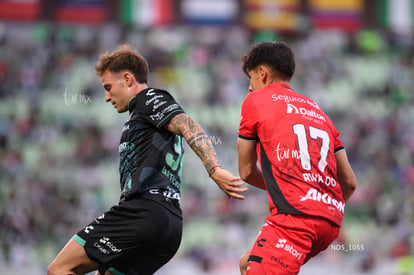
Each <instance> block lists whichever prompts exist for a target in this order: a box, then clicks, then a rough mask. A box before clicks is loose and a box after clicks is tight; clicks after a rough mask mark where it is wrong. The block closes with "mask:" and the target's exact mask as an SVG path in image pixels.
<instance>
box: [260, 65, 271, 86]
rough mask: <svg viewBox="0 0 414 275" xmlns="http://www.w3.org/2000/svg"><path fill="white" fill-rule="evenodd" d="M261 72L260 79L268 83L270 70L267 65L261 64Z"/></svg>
mask: <svg viewBox="0 0 414 275" xmlns="http://www.w3.org/2000/svg"><path fill="white" fill-rule="evenodd" d="M259 73H260V79H261V81H262V82H263V83H266V81H267V79H268V77H269V70H268V69H267V67H266V66H263V65H260V66H259Z"/></svg>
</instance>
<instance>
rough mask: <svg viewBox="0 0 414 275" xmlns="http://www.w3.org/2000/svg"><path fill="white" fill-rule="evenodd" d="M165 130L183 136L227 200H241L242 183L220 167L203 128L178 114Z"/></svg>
mask: <svg viewBox="0 0 414 275" xmlns="http://www.w3.org/2000/svg"><path fill="white" fill-rule="evenodd" d="M166 128H167V130H169V131H171V132H173V133H175V134H177V135H180V136H183V137H184V139H185V140H186V141H187V143H188V145H190V147H191V149H193V151H194V152H195V153H196V154H197V155H198V157H199V158H200V159H201V161H202V162H203V164H204V167H205V168H206V170H207V172H208V175H209V177H211V179H212V180H213V181H214V182H215V183H216V184H217V185H218V186H219V187H220V189H221V190H223V192H224V193H226V195H227V196H228V197H229V198H235V199H239V200H243V199H244V196H243V195H242V194H241V193H244V192H246V191H247V188H246V187H242V186H243V185H244V182H243V181H240V178H239V177H235V176H233V175H232V174H231V173H230V172H229V171H227V170H226V169H223V168H221V167H220V165H219V162H218V160H217V155H216V151H215V150H214V147H213V145H212V144H211V141H210V140H209V139H208V137H207V135H206V133H205V132H204V130H203V128H201V126H200V125H199V124H198V123H197V122H195V121H194V120H192V119H191V118H190V117H189V116H187V115H186V114H178V115H176V116H175V117H173V118H172V119H171V121H170V122H169V123H168V125H167V126H166Z"/></svg>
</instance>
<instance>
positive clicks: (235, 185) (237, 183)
mask: <svg viewBox="0 0 414 275" xmlns="http://www.w3.org/2000/svg"><path fill="white" fill-rule="evenodd" d="M210 177H211V179H212V180H214V181H215V182H216V183H217V185H218V186H219V187H220V189H221V190H223V192H224V193H226V194H227V196H228V197H229V198H233V199H238V200H244V196H243V195H241V194H242V193H244V192H246V191H247V187H242V186H243V185H244V184H245V182H243V181H242V180H241V179H240V178H239V177H235V176H233V175H232V174H231V173H230V172H229V171H227V170H226V169H223V168H221V167H217V168H216V169H215V170H214V172H213V174H211V175H210Z"/></svg>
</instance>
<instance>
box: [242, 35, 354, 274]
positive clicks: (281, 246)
mask: <svg viewBox="0 0 414 275" xmlns="http://www.w3.org/2000/svg"><path fill="white" fill-rule="evenodd" d="M242 68H243V71H244V73H245V74H246V75H247V76H248V77H249V79H250V85H249V91H250V92H251V93H249V94H248V95H247V96H246V98H245V100H244V102H243V105H242V109H241V121H240V128H239V138H238V141H237V148H238V162H239V173H240V177H241V178H242V179H243V180H244V181H246V182H247V183H249V184H251V185H253V186H256V187H259V188H261V189H264V190H267V194H268V201H269V208H270V214H269V216H268V217H267V218H266V221H265V224H264V225H263V227H262V228H261V231H260V233H259V235H258V237H257V239H256V242H255V243H254V245H253V247H252V249H251V252H250V255H249V257H248V266H247V275H262V274H267V275H271V274H278V275H280V274H297V273H299V271H300V267H301V266H302V265H303V264H304V263H306V262H307V261H308V260H309V259H310V258H312V257H313V256H315V255H317V254H318V253H319V252H321V251H323V250H325V249H326V248H327V247H328V246H329V244H330V243H331V242H332V241H333V240H335V238H336V237H337V236H338V233H339V229H340V226H341V222H342V219H343V215H344V208H345V202H346V201H347V200H348V199H349V198H350V196H351V194H352V193H353V191H354V190H355V188H356V178H355V175H354V172H353V170H352V168H351V165H350V164H349V161H348V158H347V154H346V151H345V149H344V146H343V144H342V143H341V141H340V140H339V132H338V130H337V129H335V127H334V125H333V123H332V121H331V119H330V118H329V117H328V116H327V115H326V114H325V113H324V112H323V111H322V110H321V109H320V107H319V106H318V105H317V104H316V103H315V102H314V101H313V100H311V99H310V98H308V97H306V96H304V95H301V94H299V93H296V92H295V91H294V90H293V89H292V87H291V86H290V84H289V82H290V80H291V78H292V76H293V73H294V70H295V60H294V53H293V51H292V49H291V48H290V47H289V46H288V45H287V44H286V43H284V42H262V43H258V44H256V45H255V46H254V47H253V48H252V49H251V50H250V51H249V52H248V53H247V55H246V56H244V58H243V59H242ZM257 161H259V163H260V168H259V167H258V165H257ZM243 258H246V257H242V259H241V263H240V264H241V267H242V265H243ZM241 271H242V274H243V272H244V271H243V268H241Z"/></svg>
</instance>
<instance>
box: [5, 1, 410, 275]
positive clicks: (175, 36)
mask: <svg viewBox="0 0 414 275" xmlns="http://www.w3.org/2000/svg"><path fill="white" fill-rule="evenodd" d="M413 21H414V1H412V0H394V1H391V0H379V1H363V0H343V1H339V0H330V1H329V0H273V1H271V0H181V1H180V0H121V1H115V0H88V1H86V0H85V1H76V0H57V1H51V0H0V224H1V226H0V237H1V239H0V269H1V270H2V271H1V272H2V273H6V274H27V273H30V274H44V273H45V270H46V267H47V265H48V263H49V262H50V261H51V260H52V259H53V258H54V256H55V255H56V253H57V252H58V251H59V250H60V249H61V247H62V246H63V245H64V243H65V242H66V241H67V240H68V239H69V238H70V237H71V236H72V235H73V234H74V233H75V232H76V231H77V230H78V229H80V228H81V227H82V226H83V225H85V223H87V222H89V221H90V220H91V219H92V218H94V217H96V216H97V215H98V214H100V213H101V212H102V211H104V210H106V209H107V208H108V207H109V206H111V205H112V204H114V203H116V202H117V200H118V195H119V185H118V184H119V183H118V182H119V178H118V170H117V169H118V155H117V147H118V141H119V137H120V131H121V128H122V125H123V122H124V120H125V119H126V117H125V115H119V114H117V113H116V112H115V111H114V110H113V108H112V106H110V105H109V104H106V103H105V102H104V96H103V89H102V87H101V84H100V81H99V78H97V77H96V76H95V73H94V67H93V66H94V64H95V62H96V60H97V58H98V55H99V53H101V52H104V51H111V50H113V49H115V48H116V46H117V45H118V44H120V43H123V42H128V43H130V44H132V45H134V46H135V47H137V48H138V49H139V50H140V51H141V53H142V54H143V55H144V56H145V57H147V58H148V60H149V63H150V68H151V76H150V79H151V81H150V85H151V86H153V87H161V88H165V89H167V90H169V91H170V92H172V93H173V94H174V95H175V97H176V99H177V100H178V101H179V102H180V103H181V104H182V106H183V107H184V109H185V110H186V112H187V113H188V114H189V115H190V116H192V117H193V118H194V119H195V120H197V121H198V122H200V124H201V125H203V127H204V128H205V130H206V131H207V133H208V135H209V137H210V139H211V140H212V142H213V143H214V145H215V148H216V150H217V152H218V155H219V159H220V160H221V163H222V164H223V166H225V167H227V168H228V169H229V170H231V171H232V172H233V173H237V161H236V139H237V128H238V122H239V112H240V105H241V102H242V100H243V98H244V96H245V95H246V93H247V88H248V80H247V79H246V77H245V76H244V75H243V74H242V71H241V69H240V58H241V56H242V55H243V54H244V53H245V52H246V51H247V49H248V48H249V47H250V46H251V45H252V44H253V43H254V42H258V41H263V40H274V39H282V40H285V41H287V42H289V43H290V44H291V45H292V47H293V48H294V50H295V52H296V60H297V71H296V73H295V76H294V80H293V82H292V86H293V88H294V89H295V90H297V91H298V92H301V93H304V94H306V95H308V96H310V97H312V98H313V99H315V100H316V101H317V102H318V103H319V104H320V105H321V107H322V108H323V109H324V110H325V111H326V112H327V113H328V114H329V115H330V116H331V117H332V119H333V121H334V123H335V124H336V126H337V128H338V129H339V130H340V131H341V137H342V141H343V143H344V144H345V146H346V148H347V150H348V153H349V158H350V161H351V163H352V165H353V167H354V169H355V172H356V175H357V178H358V184H359V185H358V189H357V191H356V192H355V194H354V196H353V197H352V199H351V201H350V202H349V203H348V205H347V208H346V218H345V220H344V223H343V229H342V231H341V235H340V237H339V238H338V240H337V241H336V242H335V243H334V244H333V245H332V246H331V247H329V248H328V249H327V250H326V252H324V253H323V254H322V255H321V256H319V257H318V258H316V259H314V260H312V261H311V262H310V263H308V264H307V265H305V266H304V267H303V272H302V273H301V274H387V275H389V274H413V272H414V260H413V255H412V252H413V251H412V246H413V235H412V232H413V220H414V213H413V206H414V192H413V187H414V164H413V157H414V139H413V138H412V137H413V135H414V124H413V123H412V119H413V118H414V108H413V106H414V101H413V86H414V85H413V84H414V83H413V82H414V71H413V61H414V55H413V53H414V51H413V50H414V42H413V41H414V39H413V29H414V28H413V27H414V25H413ZM184 163H185V166H184V181H183V183H182V191H183V200H182V206H183V211H184V219H185V220H184V222H185V227H184V236H183V242H182V245H181V248H180V250H179V252H178V254H177V255H176V257H175V258H174V259H173V260H172V261H171V262H170V263H169V264H167V266H165V267H164V268H162V269H161V270H160V271H159V272H158V274H161V275H162V274H173V275H174V274H217V275H218V274H226V275H227V274H238V267H237V265H238V259H239V256H240V255H241V254H242V253H243V251H245V250H246V249H247V248H248V247H249V246H250V245H251V244H252V243H253V240H254V239H255V236H256V235H257V233H258V229H259V228H260V226H261V225H262V222H263V218H264V217H265V215H266V214H267V201H266V200H267V198H266V196H265V194H264V193H263V192H261V191H259V190H256V189H254V187H251V188H250V190H249V192H248V194H247V199H246V200H245V201H234V200H231V201H229V200H228V199H227V198H226V197H225V196H223V194H222V193H221V192H220V191H219V190H218V188H217V187H216V185H215V184H214V182H212V181H211V180H209V179H208V177H207V174H206V172H205V171H204V168H203V166H202V164H201V162H200V161H199V160H198V159H197V157H196V156H195V154H193V153H192V152H191V150H190V149H189V148H188V147H187V154H186V156H185V162H184Z"/></svg>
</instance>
